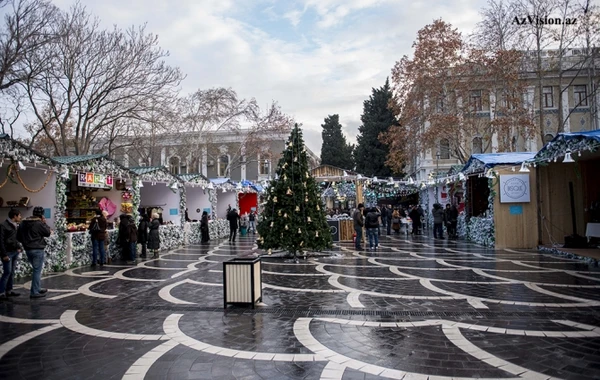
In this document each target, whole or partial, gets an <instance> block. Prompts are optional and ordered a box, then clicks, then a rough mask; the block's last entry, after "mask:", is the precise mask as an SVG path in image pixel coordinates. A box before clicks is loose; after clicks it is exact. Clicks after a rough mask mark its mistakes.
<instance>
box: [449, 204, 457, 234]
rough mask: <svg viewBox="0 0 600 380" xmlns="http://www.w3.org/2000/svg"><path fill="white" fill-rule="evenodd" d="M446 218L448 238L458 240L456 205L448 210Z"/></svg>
mask: <svg viewBox="0 0 600 380" xmlns="http://www.w3.org/2000/svg"><path fill="white" fill-rule="evenodd" d="M446 216H447V219H448V238H450V239H456V238H457V231H456V230H457V226H458V209H457V208H456V205H455V204H452V206H450V207H447V208H446Z"/></svg>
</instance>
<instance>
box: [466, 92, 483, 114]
mask: <svg viewBox="0 0 600 380" xmlns="http://www.w3.org/2000/svg"><path fill="white" fill-rule="evenodd" d="M469 101H470V104H471V110H472V111H475V112H479V111H481V110H483V104H482V103H481V90H473V91H471V95H470V96H469Z"/></svg>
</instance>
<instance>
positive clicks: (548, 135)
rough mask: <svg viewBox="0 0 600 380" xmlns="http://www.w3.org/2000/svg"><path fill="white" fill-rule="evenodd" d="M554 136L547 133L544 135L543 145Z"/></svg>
mask: <svg viewBox="0 0 600 380" xmlns="http://www.w3.org/2000/svg"><path fill="white" fill-rule="evenodd" d="M553 138H554V136H552V134H550V133H547V134H545V135H544V145H546V144H548V143H549V142H550V141H552V139H553Z"/></svg>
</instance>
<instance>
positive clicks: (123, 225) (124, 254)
mask: <svg viewBox="0 0 600 380" xmlns="http://www.w3.org/2000/svg"><path fill="white" fill-rule="evenodd" d="M128 236H129V215H127V214H121V215H119V234H118V235H117V245H118V246H120V247H121V259H122V260H124V261H127V260H129V258H130V249H129V248H130V244H129V238H128Z"/></svg>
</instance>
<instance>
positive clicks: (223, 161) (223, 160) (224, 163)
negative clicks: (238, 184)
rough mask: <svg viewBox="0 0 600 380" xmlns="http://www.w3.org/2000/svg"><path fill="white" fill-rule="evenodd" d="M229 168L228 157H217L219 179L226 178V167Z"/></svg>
mask: <svg viewBox="0 0 600 380" xmlns="http://www.w3.org/2000/svg"><path fill="white" fill-rule="evenodd" d="M228 166H229V156H228V155H226V154H224V155H222V156H221V157H219V167H218V170H219V173H218V174H219V177H226V176H227V167H228Z"/></svg>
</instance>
